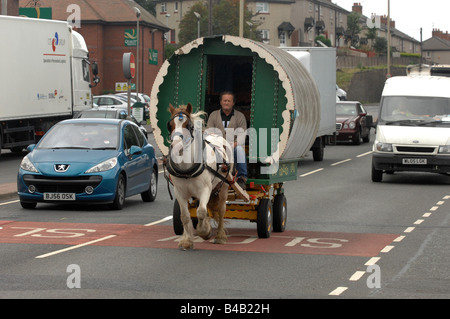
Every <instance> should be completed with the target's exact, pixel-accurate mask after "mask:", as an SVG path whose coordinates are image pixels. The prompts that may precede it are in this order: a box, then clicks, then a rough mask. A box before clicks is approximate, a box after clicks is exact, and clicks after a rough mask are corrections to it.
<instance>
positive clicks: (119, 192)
mask: <svg viewBox="0 0 450 319" xmlns="http://www.w3.org/2000/svg"><path fill="white" fill-rule="evenodd" d="M125 193H126V185H125V177H124V176H123V174H120V175H119V180H118V181H117V187H116V197H115V198H114V201H113V202H112V204H111V208H112V209H115V210H121V209H122V207H123V204H124V203H125Z"/></svg>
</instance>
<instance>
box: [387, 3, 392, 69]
mask: <svg viewBox="0 0 450 319" xmlns="http://www.w3.org/2000/svg"><path fill="white" fill-rule="evenodd" d="M387 34H388V35H387V46H388V47H387V65H388V66H387V67H388V71H387V72H388V75H389V76H390V74H391V0H388V16H387Z"/></svg>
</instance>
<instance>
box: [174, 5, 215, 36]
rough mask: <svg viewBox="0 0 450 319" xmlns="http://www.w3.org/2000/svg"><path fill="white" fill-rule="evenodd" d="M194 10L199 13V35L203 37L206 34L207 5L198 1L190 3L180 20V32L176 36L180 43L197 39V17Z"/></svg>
mask: <svg viewBox="0 0 450 319" xmlns="http://www.w3.org/2000/svg"><path fill="white" fill-rule="evenodd" d="M194 12H197V13H198V14H200V36H201V37H204V36H206V35H208V7H207V6H206V5H205V4H204V3H203V2H201V1H199V2H196V3H194V4H193V5H192V7H191V8H190V9H189V11H188V12H186V14H185V15H184V16H183V18H182V19H181V21H180V25H179V28H180V33H179V34H178V37H179V40H180V44H181V45H183V44H186V43H188V42H191V41H192V40H194V39H197V35H198V19H197V17H196V16H195V14H194Z"/></svg>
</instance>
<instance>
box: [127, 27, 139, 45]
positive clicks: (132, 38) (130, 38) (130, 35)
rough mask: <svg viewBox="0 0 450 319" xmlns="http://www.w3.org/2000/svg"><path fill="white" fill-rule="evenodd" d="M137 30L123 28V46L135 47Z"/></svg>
mask: <svg viewBox="0 0 450 319" xmlns="http://www.w3.org/2000/svg"><path fill="white" fill-rule="evenodd" d="M137 40H138V39H137V32H136V29H125V46H126V47H135V46H137Z"/></svg>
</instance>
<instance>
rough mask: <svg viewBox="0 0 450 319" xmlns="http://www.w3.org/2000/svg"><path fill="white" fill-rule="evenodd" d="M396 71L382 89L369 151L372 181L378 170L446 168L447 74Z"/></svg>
mask: <svg viewBox="0 0 450 319" xmlns="http://www.w3.org/2000/svg"><path fill="white" fill-rule="evenodd" d="M427 73H428V74H426V75H425V74H423V72H420V74H419V75H417V74H416V73H415V72H412V73H411V75H409V76H397V77H393V78H390V79H388V80H387V81H386V84H385V87H384V89H383V93H382V97H381V102H380V113H379V116H378V125H377V134H376V138H375V142H374V145H373V153H372V181H374V182H381V181H382V179H383V173H388V174H392V173H393V172H395V171H418V172H435V173H443V174H447V173H450V91H449V88H450V78H449V77H444V76H433V75H431V74H432V73H431V74H430V72H427Z"/></svg>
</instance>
